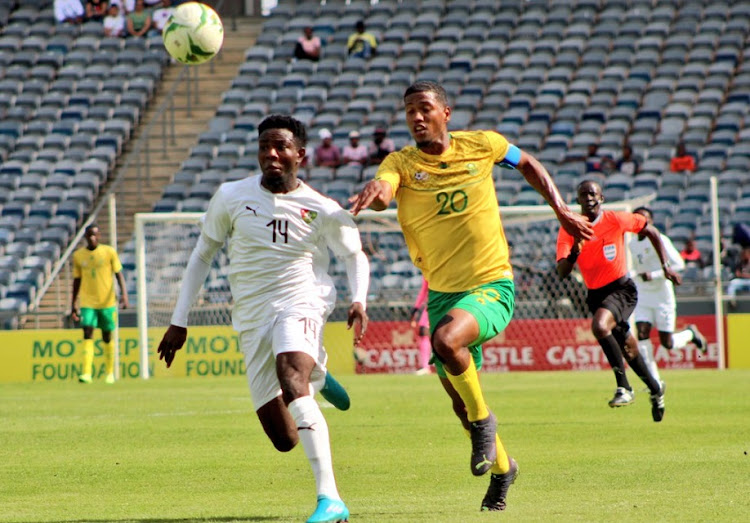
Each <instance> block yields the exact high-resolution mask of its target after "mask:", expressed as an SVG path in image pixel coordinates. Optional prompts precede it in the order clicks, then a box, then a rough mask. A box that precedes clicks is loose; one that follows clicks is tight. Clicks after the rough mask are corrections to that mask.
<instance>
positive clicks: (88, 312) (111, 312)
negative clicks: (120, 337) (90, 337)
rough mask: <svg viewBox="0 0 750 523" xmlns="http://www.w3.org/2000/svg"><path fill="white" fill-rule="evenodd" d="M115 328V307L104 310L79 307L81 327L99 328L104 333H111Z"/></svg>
mask: <svg viewBox="0 0 750 523" xmlns="http://www.w3.org/2000/svg"><path fill="white" fill-rule="evenodd" d="M116 326H117V307H107V308H106V309H89V308H88V307H81V327H92V328H94V329H96V328H99V329H101V330H103V331H104V332H112V331H114V330H115V327H116Z"/></svg>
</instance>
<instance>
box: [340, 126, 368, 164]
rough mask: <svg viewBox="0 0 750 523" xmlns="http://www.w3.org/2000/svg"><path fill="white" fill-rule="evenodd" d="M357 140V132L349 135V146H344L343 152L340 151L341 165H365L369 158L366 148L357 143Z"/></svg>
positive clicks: (358, 137) (358, 135)
mask: <svg viewBox="0 0 750 523" xmlns="http://www.w3.org/2000/svg"><path fill="white" fill-rule="evenodd" d="M359 139H360V134H359V131H352V132H350V133H349V145H347V146H345V147H344V150H343V151H341V163H347V164H350V165H359V166H363V165H367V159H368V157H369V153H368V152H367V146H366V145H364V144H361V143H359Z"/></svg>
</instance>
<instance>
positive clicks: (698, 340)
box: [687, 323, 708, 354]
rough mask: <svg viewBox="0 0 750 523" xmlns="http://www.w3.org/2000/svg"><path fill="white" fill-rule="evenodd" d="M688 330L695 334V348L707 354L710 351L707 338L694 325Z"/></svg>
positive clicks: (689, 326)
mask: <svg viewBox="0 0 750 523" xmlns="http://www.w3.org/2000/svg"><path fill="white" fill-rule="evenodd" d="M687 328H688V329H689V330H690V331H692V333H693V343H695V346H696V347H698V350H699V351H701V352H702V353H703V354H705V353H706V352H707V351H708V343H706V337H705V336H704V335H703V334H701V331H699V330H698V327H696V326H695V325H693V324H692V323H691V324H690V325H688V326H687Z"/></svg>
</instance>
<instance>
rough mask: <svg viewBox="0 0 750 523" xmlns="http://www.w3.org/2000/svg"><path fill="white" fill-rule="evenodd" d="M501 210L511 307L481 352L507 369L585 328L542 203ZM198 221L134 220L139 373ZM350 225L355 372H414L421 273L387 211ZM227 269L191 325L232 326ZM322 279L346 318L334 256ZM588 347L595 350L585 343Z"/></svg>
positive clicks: (577, 291)
mask: <svg viewBox="0 0 750 523" xmlns="http://www.w3.org/2000/svg"><path fill="white" fill-rule="evenodd" d="M648 199H649V197H645V198H641V199H638V200H631V201H628V202H620V203H612V204H606V205H605V207H606V208H610V209H615V210H630V209H633V208H635V207H636V206H637V205H642V204H644V203H646V202H647V201H648ZM501 214H502V219H503V224H504V226H505V231H506V236H507V238H508V240H509V242H510V244H511V246H512V250H511V262H512V265H513V268H514V276H515V285H516V310H515V314H514V320H513V321H512V322H511V326H510V327H509V328H508V329H506V331H505V332H504V333H503V334H501V336H499V337H498V339H496V340H493V342H492V343H489V344H488V345H487V346H486V348H485V351H486V356H487V357H486V360H485V362H486V365H487V370H509V369H512V368H515V367H513V365H511V364H510V362H511V361H517V362H523V361H526V360H528V358H529V357H531V356H530V353H529V351H533V350H537V348H538V347H543V346H548V345H549V342H550V340H557V341H559V342H560V343H563V344H564V343H565V342H566V340H567V342H569V343H568V344H569V345H571V346H572V345H574V344H573V342H574V341H576V340H577V343H576V344H575V345H576V347H580V345H581V342H582V341H587V340H588V336H589V334H588V333H589V331H590V329H589V327H588V323H587V322H588V320H586V319H585V318H587V316H588V311H587V309H586V303H585V299H586V289H585V287H584V285H583V282H582V279H581V277H580V275H579V274H578V273H577V272H574V273H573V274H572V275H571V276H570V277H568V278H567V279H565V280H563V281H559V279H558V277H557V273H556V271H555V243H556V238H557V230H558V227H559V224H558V222H557V220H556V218H555V216H554V213H553V212H552V210H551V209H550V208H549V207H548V206H546V205H532V206H518V207H513V206H510V207H501ZM201 216H202V213H179V212H176V213H140V214H137V215H136V218H135V248H136V278H137V285H138V287H137V288H138V328H139V336H140V346H141V349H142V360H143V361H142V362H143V363H144V365H142V367H146V365H145V361H146V359H147V355H148V335H147V332H148V328H149V327H167V326H168V325H169V322H170V318H171V315H172V311H173V310H174V306H175V303H176V300H177V295H178V292H179V288H180V284H181V281H182V278H183V275H184V272H185V268H186V266H187V262H188V259H189V258H190V253H191V252H192V249H193V247H194V246H195V242H196V240H197V238H198V235H199V234H200V227H199V220H200V218H201ZM357 222H358V226H359V228H360V232H361V236H362V243H363V247H364V249H365V251H366V253H367V254H368V257H369V259H370V265H371V280H370V282H371V284H370V292H369V297H368V313H369V316H370V320H371V322H372V323H371V325H370V328H369V329H368V334H367V336H366V338H365V340H364V343H363V344H362V347H363V349H362V351H359V352H357V353H356V355H359V356H360V358H359V359H362V358H361V357H362V355H363V354H364V355H366V357H365V358H364V361H358V363H357V370H358V372H384V371H387V372H412V371H414V370H416V369H417V368H418V367H417V366H418V350H417V342H416V337H415V334H414V329H412V328H411V326H410V325H409V314H410V311H411V309H412V307H413V304H414V300H415V298H416V296H417V293H418V292H419V289H420V286H421V283H422V276H421V274H420V272H419V271H418V269H416V268H415V267H414V265H413V264H412V263H411V261H410V259H409V256H408V252H407V249H406V245H405V243H404V239H403V235H402V233H401V230H400V228H399V226H398V222H397V219H396V214H395V210H394V209H388V210H386V211H383V212H373V211H364V212H362V213H360V215H359V216H358V217H357ZM227 268H228V260H227V254H226V246H225V247H224V249H222V251H220V253H219V254H218V255H217V256H216V257H215V258H214V261H213V266H212V269H211V272H210V274H209V276H208V278H207V280H206V283H205V284H204V286H203V288H202V290H201V292H200V294H199V296H198V298H197V300H196V302H195V303H194V305H193V307H192V309H191V312H190V317H189V323H190V325H231V306H232V296H231V293H230V291H229V284H228V280H227ZM329 273H330V274H331V275H332V277H333V279H334V281H335V283H336V287H337V289H338V297H339V299H338V306H337V308H336V310H335V311H334V313H333V315H332V317H331V320H333V321H336V320H339V321H340V320H345V318H346V311H347V308H348V296H349V289H348V286H347V278H346V272H345V267H344V264H343V263H341V262H339V261H338V260H336V259H335V257H333V256H332V257H331V265H330V267H329ZM575 319H578V320H580V324H579V323H576V322H575V321H571V320H575ZM584 327H585V328H584ZM588 341H591V345H596V343H595V342H594V341H593V338H592V339H591V340H588ZM596 347H598V346H596ZM151 349H152V350H153V349H155V347H151ZM576 350H581V349H580V348H579V349H576ZM363 351H364V352H363ZM384 351H385V352H384ZM394 351H396V352H394ZM399 351H400V352H399ZM493 351H494V352H493ZM564 352H565V349H560V354H559V355H558V356H555V357H559V358H564ZM600 352H601V351H599V350H592V351H591V354H592V358H593V357H597V358H598V357H599V353H600ZM381 353H382V354H381ZM394 354H395V356H394ZM397 356H398V357H400V358H402V362H401V364H399V365H398V366H397V367H394V366H393V365H390V366H389V367H388V368H387V369H384V368H383V367H382V365H380V364H379V363H378V361H379V359H380V358H381V357H382V358H385V359H386V360H388V359H389V358H391V359H392V358H394V357H397ZM537 359H538V358H537ZM577 361H580V358H577ZM144 377H147V376H144Z"/></svg>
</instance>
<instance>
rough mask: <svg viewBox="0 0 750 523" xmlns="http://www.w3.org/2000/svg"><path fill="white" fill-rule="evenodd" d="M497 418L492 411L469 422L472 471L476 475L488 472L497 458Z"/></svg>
mask: <svg viewBox="0 0 750 523" xmlns="http://www.w3.org/2000/svg"><path fill="white" fill-rule="evenodd" d="M496 433H497V418H496V417H495V415H494V414H493V413H492V412H490V415H489V416H487V417H486V418H484V419H480V420H477V421H472V422H470V423H469V434H470V435H471V473H472V474H474V475H475V476H481V475H483V474H486V473H487V471H489V470H490V469H491V468H492V464H493V463H495V460H496V459H497V443H496V441H495V435H496Z"/></svg>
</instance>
